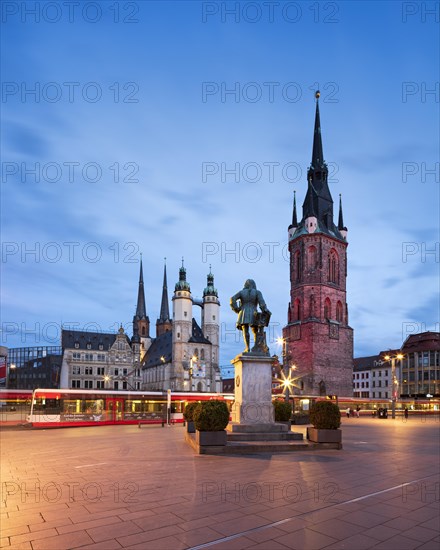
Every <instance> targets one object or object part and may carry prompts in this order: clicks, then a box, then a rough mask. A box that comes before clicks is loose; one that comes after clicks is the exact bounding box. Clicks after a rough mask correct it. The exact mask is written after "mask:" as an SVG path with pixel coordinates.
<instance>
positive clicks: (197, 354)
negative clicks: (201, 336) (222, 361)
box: [193, 348, 199, 358]
mask: <svg viewBox="0 0 440 550" xmlns="http://www.w3.org/2000/svg"><path fill="white" fill-rule="evenodd" d="M193 357H197V358H198V357H199V350H198V349H197V348H196V349H195V350H194V353H193Z"/></svg>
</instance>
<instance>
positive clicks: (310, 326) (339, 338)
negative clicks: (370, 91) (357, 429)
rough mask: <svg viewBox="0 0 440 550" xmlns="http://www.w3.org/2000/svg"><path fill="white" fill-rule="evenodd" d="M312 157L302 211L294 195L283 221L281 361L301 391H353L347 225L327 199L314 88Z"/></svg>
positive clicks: (317, 107) (327, 191)
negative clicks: (287, 220) (285, 304)
mask: <svg viewBox="0 0 440 550" xmlns="http://www.w3.org/2000/svg"><path fill="white" fill-rule="evenodd" d="M315 97H316V114H315V131H314V137H313V152H312V162H311V165H310V168H309V169H308V172H307V180H308V188H307V193H306V197H305V199H304V203H303V216H302V219H301V221H300V222H299V223H298V222H297V215H296V198H294V205H293V217H292V224H291V225H290V226H289V252H290V303H289V308H288V321H287V322H288V324H287V326H286V327H284V329H283V337H284V338H285V342H286V359H285V360H286V361H287V363H288V365H289V366H291V365H292V364H294V365H295V366H296V370H295V371H294V376H295V377H296V376H298V377H300V378H299V380H297V382H296V384H297V385H298V386H300V390H301V391H300V393H301V394H303V395H329V394H335V395H338V396H346V397H349V396H351V395H353V329H352V328H351V327H350V326H349V325H348V308H347V301H346V277H347V246H348V244H347V228H346V227H345V226H344V222H343V218H342V203H341V198H340V199H339V222H338V226H336V225H335V224H334V222H333V199H332V196H331V194H330V189H329V187H328V167H327V164H326V163H325V161H324V156H323V149H322V140H321V123H320V117H319V103H318V101H319V92H316V95H315Z"/></svg>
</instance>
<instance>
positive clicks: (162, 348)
mask: <svg viewBox="0 0 440 550" xmlns="http://www.w3.org/2000/svg"><path fill="white" fill-rule="evenodd" d="M172 344H173V333H172V332H171V331H168V332H164V333H163V334H161V335H160V336H158V337H157V338H155V339H154V340H153V342H152V344H151V346H150V347H149V348H148V351H147V353H146V354H145V357H144V361H143V362H142V368H143V369H148V368H150V367H157V366H158V365H164V364H165V363H171V361H172V359H173V351H172V350H173V345H172ZM162 358H163V359H162Z"/></svg>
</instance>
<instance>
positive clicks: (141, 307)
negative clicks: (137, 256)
mask: <svg viewBox="0 0 440 550" xmlns="http://www.w3.org/2000/svg"><path fill="white" fill-rule="evenodd" d="M136 317H137V318H138V319H146V318H147V309H146V307H145V292H144V273H143V269H142V255H141V267H140V271H139V285H138V299H137V306H136Z"/></svg>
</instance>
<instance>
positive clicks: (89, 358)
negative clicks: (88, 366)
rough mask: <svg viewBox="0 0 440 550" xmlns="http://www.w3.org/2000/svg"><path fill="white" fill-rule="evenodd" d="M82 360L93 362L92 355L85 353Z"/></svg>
mask: <svg viewBox="0 0 440 550" xmlns="http://www.w3.org/2000/svg"><path fill="white" fill-rule="evenodd" d="M84 360H85V361H93V353H85V354H84Z"/></svg>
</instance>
